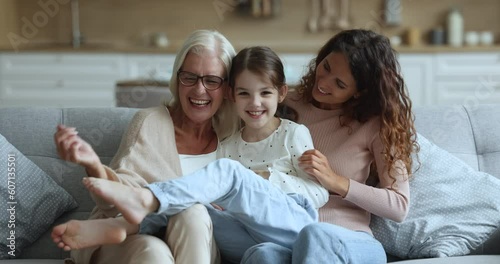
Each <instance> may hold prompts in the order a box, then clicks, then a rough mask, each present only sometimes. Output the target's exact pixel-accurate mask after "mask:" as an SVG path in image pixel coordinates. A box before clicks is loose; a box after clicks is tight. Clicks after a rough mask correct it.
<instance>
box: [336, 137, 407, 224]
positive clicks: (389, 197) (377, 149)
mask: <svg viewBox="0 0 500 264" xmlns="http://www.w3.org/2000/svg"><path fill="white" fill-rule="evenodd" d="M376 131H379V129H377V130H376ZM368 148H369V150H370V152H371V153H372V155H373V158H374V161H375V164H376V167H377V173H378V178H379V184H378V186H377V187H372V186H369V185H366V184H364V183H360V182H357V181H355V180H352V179H350V186H349V191H348V193H347V195H346V197H345V199H346V200H348V201H350V202H352V203H354V204H356V205H358V206H359V207H361V208H363V209H364V210H366V211H368V212H370V213H372V214H375V215H377V216H380V217H384V218H388V219H391V220H393V221H396V222H402V221H403V220H404V219H405V217H406V215H407V214H408V204H409V199H410V186H409V182H408V174H407V172H406V167H405V166H404V164H403V162H401V161H397V162H396V163H395V166H396V168H395V169H394V170H393V171H394V172H395V173H396V175H394V176H395V181H394V179H392V178H391V177H389V173H388V170H387V164H386V162H385V160H384V155H383V151H384V149H383V145H382V141H381V139H380V136H379V133H378V132H377V133H374V134H373V135H372V136H371V138H369V140H368Z"/></svg>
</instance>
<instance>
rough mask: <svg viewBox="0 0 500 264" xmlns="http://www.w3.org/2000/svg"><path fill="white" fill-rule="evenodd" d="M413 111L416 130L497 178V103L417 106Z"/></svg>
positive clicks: (499, 108) (499, 165)
mask: <svg viewBox="0 0 500 264" xmlns="http://www.w3.org/2000/svg"><path fill="white" fill-rule="evenodd" d="M414 113H415V116H416V118H415V124H416V128H417V132H418V133H421V134H422V135H424V136H425V137H426V138H428V139H429V140H431V141H432V142H434V144H436V145H438V146H439V147H441V148H443V149H445V150H447V151H448V152H450V153H452V154H453V155H455V156H456V157H458V158H460V159H461V160H463V161H464V162H466V163H467V164H468V165H470V166H471V167H473V168H474V169H476V170H480V171H484V172H486V173H489V174H491V175H494V176H496V177H497V178H500V162H498V161H500V105H496V104H489V105H488V104H483V105H472V106H432V107H418V108H416V109H415V110H414Z"/></svg>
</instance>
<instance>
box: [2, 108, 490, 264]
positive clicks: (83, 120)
mask: <svg viewBox="0 0 500 264" xmlns="http://www.w3.org/2000/svg"><path fill="white" fill-rule="evenodd" d="M136 111H137V109H130V108H78V109H77V108H75V109H57V108H0V134H2V135H3V136H4V137H5V138H6V139H7V140H8V141H9V142H10V143H12V144H13V145H14V146H16V147H17V148H18V149H19V150H20V151H21V152H22V153H24V154H25V155H26V156H27V157H28V158H30V159H31V160H32V161H34V162H35V163H36V164H37V165H38V166H39V167H40V168H41V169H42V170H44V171H45V172H46V173H47V174H48V175H50V176H51V177H52V178H53V179H54V180H55V181H56V182H57V183H58V184H59V185H60V186H62V187H63V188H64V189H65V190H67V191H68V192H69V193H70V194H71V195H72V196H73V197H74V198H75V200H76V201H77V202H78V205H79V206H78V208H76V209H74V210H72V211H70V212H68V213H65V214H64V215H62V216H61V217H60V218H59V219H57V220H56V222H55V223H54V224H58V223H62V222H65V221H67V220H69V219H86V218H87V217H88V215H89V212H90V211H91V209H92V208H93V206H94V204H93V202H92V200H91V199H90V196H89V195H88V193H87V192H86V190H85V189H84V188H83V187H82V186H81V183H80V180H81V178H82V177H83V176H84V174H85V172H84V170H83V169H82V168H80V167H78V166H73V165H71V164H68V163H65V162H63V161H61V160H59V159H58V157H57V153H56V149H55V146H54V143H53V133H54V131H55V127H56V125H57V124H59V123H63V124H66V125H68V126H75V127H77V128H78V130H79V132H80V134H79V135H80V136H81V137H83V138H84V139H86V140H87V141H88V142H90V143H91V144H92V145H93V146H94V148H95V150H96V152H97V153H98V154H99V156H100V157H101V159H102V161H103V163H108V162H109V161H110V160H111V158H112V157H113V155H114V153H115V151H116V150H117V148H118V145H119V143H120V139H121V136H122V132H123V131H124V129H126V127H127V124H128V122H129V120H130V119H131V117H132V116H133V115H134V113H135V112H136ZM415 114H416V125H417V130H418V132H420V133H421V134H423V135H424V136H426V137H427V138H428V139H430V140H432V141H433V142H434V143H436V144H437V145H438V146H440V147H442V148H444V149H446V150H447V151H449V152H451V153H453V154H454V155H456V156H457V157H459V158H460V159H462V160H464V161H465V162H466V163H468V164H469V165H471V166H473V167H474V168H476V169H479V170H482V169H483V168H492V166H487V164H484V163H483V162H478V157H479V156H481V155H482V154H483V149H482V147H484V146H490V149H491V146H494V149H495V151H496V152H497V153H500V141H498V140H497V141H494V142H493V141H492V142H488V141H487V140H488V139H487V138H485V137H477V135H478V133H477V131H481V130H482V129H489V130H492V131H497V132H496V133H500V132H498V131H500V105H480V106H477V107H464V106H460V107H426V108H417V109H415ZM450 122H452V123H450ZM454 124H465V125H463V126H462V125H461V126H462V127H458V128H457V127H454V126H453V125H454ZM450 126H451V127H453V129H449V127H450ZM443 133H444V135H445V136H443ZM497 138H498V137H497ZM478 140H481V141H478ZM484 140H486V141H484ZM489 162H498V159H497V160H496V161H494V160H492V159H490V161H489ZM487 172H488V173H490V174H492V175H494V176H496V177H498V178H500V171H487ZM2 214H3V213H2ZM2 228H3V227H2ZM67 256H68V253H67V252H63V251H62V250H60V249H58V248H57V247H56V246H55V245H54V244H53V243H52V241H51V239H50V230H47V231H46V232H45V234H43V235H42V237H41V238H40V239H38V241H36V242H35V243H34V244H33V245H31V246H30V247H28V248H26V249H25V250H24V252H23V253H22V255H21V256H20V257H19V258H20V259H17V260H4V261H2V260H0V263H63V261H62V259H64V258H65V257H67ZM389 261H391V262H392V261H398V262H401V263H408V264H410V263H415V264H417V263H419V264H423V263H435V264H439V263H454V264H459V263H491V264H493V263H500V230H497V232H495V233H494V234H493V235H492V237H491V238H490V239H489V240H488V241H487V242H486V243H484V244H483V245H482V246H481V247H480V248H478V249H477V250H476V251H475V252H473V254H471V255H469V256H464V257H453V258H441V259H437V258H436V259H420V260H399V259H396V258H394V257H391V256H389Z"/></svg>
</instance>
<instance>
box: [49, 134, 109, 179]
mask: <svg viewBox="0 0 500 264" xmlns="http://www.w3.org/2000/svg"><path fill="white" fill-rule="evenodd" d="M54 141H55V143H56V147H57V153H58V154H59V157H61V159H63V160H67V161H71V162H74V163H76V164H79V165H82V166H84V167H85V168H87V169H94V170H95V169H96V168H99V167H102V164H101V161H100V159H99V156H97V154H96V153H95V151H94V149H93V148H92V146H90V144H88V143H87V142H85V141H84V140H83V139H82V138H80V137H79V136H78V132H77V131H76V128H74V127H66V126H64V125H58V126H57V131H56V133H55V134H54Z"/></svg>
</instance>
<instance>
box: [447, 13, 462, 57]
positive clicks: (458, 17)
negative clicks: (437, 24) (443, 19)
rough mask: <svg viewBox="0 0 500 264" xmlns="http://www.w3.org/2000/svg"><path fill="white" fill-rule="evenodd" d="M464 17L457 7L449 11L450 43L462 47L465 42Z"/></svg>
mask: <svg viewBox="0 0 500 264" xmlns="http://www.w3.org/2000/svg"><path fill="white" fill-rule="evenodd" d="M463 34H464V19H463V17H462V13H461V12H460V10H459V9H458V8H457V7H454V8H452V9H451V10H450V12H449V13H448V45H450V46H454V47H460V46H462V43H463V39H464V37H463Z"/></svg>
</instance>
